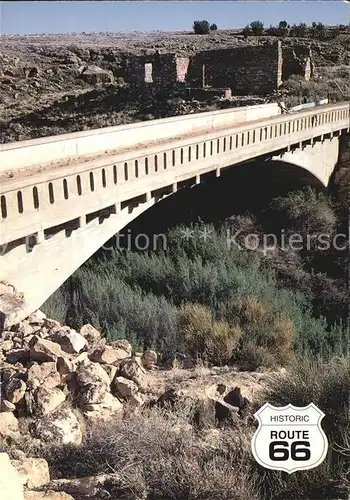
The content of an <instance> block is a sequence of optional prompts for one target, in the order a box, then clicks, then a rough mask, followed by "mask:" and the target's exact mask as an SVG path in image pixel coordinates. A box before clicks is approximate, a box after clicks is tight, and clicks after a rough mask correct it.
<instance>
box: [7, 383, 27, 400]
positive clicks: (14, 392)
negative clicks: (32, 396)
mask: <svg viewBox="0 0 350 500" xmlns="http://www.w3.org/2000/svg"><path fill="white" fill-rule="evenodd" d="M26 390H27V385H26V383H25V382H24V381H23V380H21V379H20V378H16V377H12V378H11V379H10V380H9V381H8V382H7V384H6V398H7V400H8V401H10V403H13V404H16V403H18V402H19V401H20V400H21V399H22V398H23V397H24V395H25V392H26Z"/></svg>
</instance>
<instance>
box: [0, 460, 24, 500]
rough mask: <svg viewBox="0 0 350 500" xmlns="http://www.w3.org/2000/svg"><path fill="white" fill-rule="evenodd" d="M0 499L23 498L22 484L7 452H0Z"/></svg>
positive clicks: (13, 499) (19, 499) (15, 499)
mask: <svg viewBox="0 0 350 500" xmlns="http://www.w3.org/2000/svg"><path fill="white" fill-rule="evenodd" d="M0 491H1V500H24V496H23V486H22V482H21V480H20V477H19V475H18V474H17V472H16V470H15V468H14V467H13V465H12V464H11V461H10V458H9V456H8V454H7V453H0Z"/></svg>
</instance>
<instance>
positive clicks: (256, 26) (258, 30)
mask: <svg viewBox="0 0 350 500" xmlns="http://www.w3.org/2000/svg"><path fill="white" fill-rule="evenodd" d="M250 28H251V30H252V33H253V35H254V36H261V35H262V34H263V33H264V23H262V22H261V21H253V22H252V23H250Z"/></svg>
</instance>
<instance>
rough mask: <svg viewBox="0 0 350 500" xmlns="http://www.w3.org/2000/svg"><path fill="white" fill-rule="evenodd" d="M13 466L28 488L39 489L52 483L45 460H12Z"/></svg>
mask: <svg viewBox="0 0 350 500" xmlns="http://www.w3.org/2000/svg"><path fill="white" fill-rule="evenodd" d="M11 464H12V465H13V467H14V469H15V470H16V471H17V473H18V474H19V476H20V480H21V482H22V484H23V486H26V487H27V488H39V487H40V486H44V485H45V484H46V483H48V482H49V481H50V472H49V466H48V463H47V462H46V460H44V459H43V458H24V459H22V460H11Z"/></svg>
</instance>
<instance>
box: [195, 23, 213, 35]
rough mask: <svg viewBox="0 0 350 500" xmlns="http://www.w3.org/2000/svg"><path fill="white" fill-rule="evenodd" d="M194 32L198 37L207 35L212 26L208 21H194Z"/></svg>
mask: <svg viewBox="0 0 350 500" xmlns="http://www.w3.org/2000/svg"><path fill="white" fill-rule="evenodd" d="M193 31H194V32H195V34H196V35H207V34H208V33H209V31H210V24H209V23H208V21H194V23H193Z"/></svg>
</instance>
